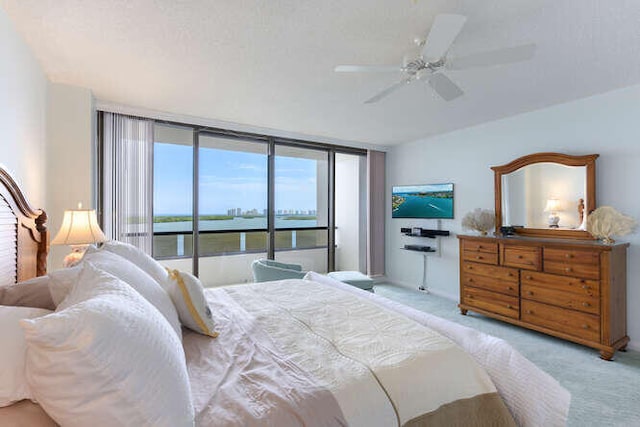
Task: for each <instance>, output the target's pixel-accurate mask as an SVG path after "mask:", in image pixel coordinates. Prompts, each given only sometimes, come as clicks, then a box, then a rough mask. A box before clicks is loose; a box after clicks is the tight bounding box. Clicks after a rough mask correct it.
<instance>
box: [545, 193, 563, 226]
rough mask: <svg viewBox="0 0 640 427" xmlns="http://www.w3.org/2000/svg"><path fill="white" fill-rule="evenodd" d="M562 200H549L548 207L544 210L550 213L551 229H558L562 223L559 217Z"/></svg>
mask: <svg viewBox="0 0 640 427" xmlns="http://www.w3.org/2000/svg"><path fill="white" fill-rule="evenodd" d="M560 210H561V209H560V200H558V199H549V200H547V206H546V207H545V208H544V211H545V212H549V219H548V222H549V227H551V228H558V227H559V225H558V223H559V222H560V217H559V216H558V211H560Z"/></svg>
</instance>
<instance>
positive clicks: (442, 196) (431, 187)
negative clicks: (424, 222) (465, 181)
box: [391, 183, 453, 219]
mask: <svg viewBox="0 0 640 427" xmlns="http://www.w3.org/2000/svg"><path fill="white" fill-rule="evenodd" d="M391 204H392V214H391V217H392V218H446V219H452V218H453V184H452V183H448V184H425V185H398V186H394V187H393V189H392V194H391Z"/></svg>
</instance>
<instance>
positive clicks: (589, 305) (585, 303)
mask: <svg viewBox="0 0 640 427" xmlns="http://www.w3.org/2000/svg"><path fill="white" fill-rule="evenodd" d="M582 305H583V306H584V307H591V304H589V303H588V302H583V303H582Z"/></svg>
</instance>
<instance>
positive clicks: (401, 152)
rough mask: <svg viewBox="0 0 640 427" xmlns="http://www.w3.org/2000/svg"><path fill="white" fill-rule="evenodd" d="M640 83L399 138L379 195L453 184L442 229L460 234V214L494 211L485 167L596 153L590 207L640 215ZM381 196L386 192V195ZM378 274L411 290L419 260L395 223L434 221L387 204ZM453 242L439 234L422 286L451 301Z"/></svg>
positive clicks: (639, 330)
mask: <svg viewBox="0 0 640 427" xmlns="http://www.w3.org/2000/svg"><path fill="white" fill-rule="evenodd" d="M639 114H640V86H633V87H629V88H626V89H621V90H617V91H613V92H609V93H606V94H603V95H598V96H594V97H590V98H586V99H582V100H579V101H574V102H570V103H567V104H562V105H557V106H554V107H550V108H546V109H543V110H539V111H534V112H531V113H526V114H522V115H518V116H514V117H511V118H508V119H504V120H499V121H495V122H491V123H485V124H483V125H479V126H475V127H472V128H467V129H463V130H459V131H456V132H452V133H449V134H445V135H440V136H435V137H432V138H428V139H425V140H419V141H415V142H412V143H406V144H402V145H399V146H397V147H394V148H392V149H391V150H390V151H389V152H388V153H387V159H388V160H387V174H388V175H387V195H390V194H391V186H392V185H397V184H409V183H413V184H415V183H430V182H453V183H455V219H453V220H443V221H442V224H443V228H444V229H449V230H451V231H452V232H453V233H454V234H455V233H461V232H462V231H463V230H462V229H461V226H460V221H461V218H462V216H463V215H464V214H465V213H467V212H469V211H470V210H472V209H474V208H477V207H481V208H488V209H492V210H493V208H494V198H493V171H491V169H489V168H490V167H491V166H496V165H502V164H505V163H507V162H509V161H511V160H513V159H515V158H517V157H520V156H523V155H525V154H531V153H536V152H543V151H553V152H560V153H567V154H591V153H597V154H600V157H599V158H598V160H597V162H596V165H597V186H596V187H597V193H596V206H602V205H611V206H614V207H615V208H616V209H618V210H620V211H621V212H623V213H625V214H628V215H631V216H633V217H634V218H636V219H640V198H639V197H638V191H637V185H638V183H639V182H640V120H638V116H639ZM387 197H389V196H387ZM386 209H387V214H386V218H387V226H386V237H387V245H386V257H387V258H386V259H387V261H386V272H387V277H388V278H389V280H391V281H394V282H396V283H399V284H402V285H405V286H410V287H412V288H415V287H417V285H418V284H419V282H420V279H421V274H422V270H421V268H422V264H421V259H420V258H419V257H416V256H411V255H413V254H408V253H407V252H406V251H401V250H400V249H399V248H400V246H401V236H400V227H407V226H421V227H428V226H434V225H435V221H429V220H415V221H412V220H400V219H391V204H390V202H389V203H387V208H386ZM618 241H628V242H630V243H631V247H630V248H629V251H628V276H627V307H628V310H627V312H628V332H629V336H630V337H631V343H630V344H629V346H630V347H634V348H636V349H640V310H638V309H637V307H638V306H640V263H639V262H637V260H638V257H639V256H640V233H636V234H633V235H630V236H625V237H621V238H619V239H618ZM458 274H459V271H458V241H457V239H456V238H455V236H452V237H447V238H443V240H442V256H441V257H438V258H433V259H430V263H429V273H428V280H427V283H428V284H429V287H430V288H431V289H432V290H433V291H434V292H436V293H440V294H444V295H449V296H451V297H454V298H456V299H457V298H458V294H459V283H458Z"/></svg>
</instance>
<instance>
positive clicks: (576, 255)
mask: <svg viewBox="0 0 640 427" xmlns="http://www.w3.org/2000/svg"><path fill="white" fill-rule="evenodd" d="M544 260H545V262H546V261H559V262H567V263H574V264H592V265H600V254H599V253H598V252H594V251H588V250H584V251H582V250H569V249H555V248H545V249H544Z"/></svg>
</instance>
